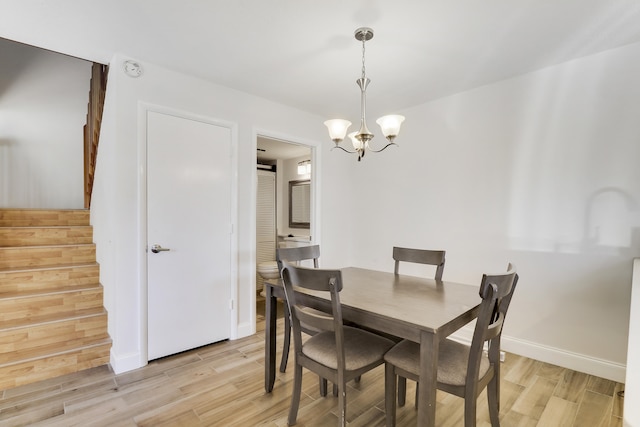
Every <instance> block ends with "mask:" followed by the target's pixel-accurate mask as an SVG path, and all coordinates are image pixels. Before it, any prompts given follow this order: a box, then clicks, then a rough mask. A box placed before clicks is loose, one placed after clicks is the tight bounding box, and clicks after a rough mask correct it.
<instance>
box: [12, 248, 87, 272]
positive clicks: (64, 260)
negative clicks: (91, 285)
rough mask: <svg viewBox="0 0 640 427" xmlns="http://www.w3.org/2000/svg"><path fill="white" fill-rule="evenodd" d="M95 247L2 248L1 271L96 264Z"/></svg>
mask: <svg viewBox="0 0 640 427" xmlns="http://www.w3.org/2000/svg"><path fill="white" fill-rule="evenodd" d="M95 260H96V248H95V245H93V244H91V245H66V246H43V247H38V246H30V247H24V248H0V269H10V268H14V269H18V268H28V267H55V266H59V265H68V264H86V263H91V262H95Z"/></svg>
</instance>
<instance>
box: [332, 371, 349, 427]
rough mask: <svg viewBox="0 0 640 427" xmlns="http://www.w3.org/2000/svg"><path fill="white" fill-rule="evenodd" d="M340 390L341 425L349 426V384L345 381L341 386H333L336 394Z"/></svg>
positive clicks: (339, 409) (341, 426) (343, 426)
mask: <svg viewBox="0 0 640 427" xmlns="http://www.w3.org/2000/svg"><path fill="white" fill-rule="evenodd" d="M336 388H338V411H340V417H339V425H340V427H346V426H347V384H346V383H345V382H344V381H343V382H342V384H340V386H337V385H335V384H334V385H333V390H334V392H335V390H336Z"/></svg>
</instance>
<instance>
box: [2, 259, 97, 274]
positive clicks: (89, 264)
mask: <svg viewBox="0 0 640 427" xmlns="http://www.w3.org/2000/svg"><path fill="white" fill-rule="evenodd" d="M98 265H99V264H98V263H97V262H95V261H93V262H76V263H72V264H56V265H51V266H46V265H45V266H33V267H29V266H27V267H0V273H18V272H29V271H43V270H64V269H73V268H88V267H96V266H98Z"/></svg>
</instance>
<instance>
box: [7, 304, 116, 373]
mask: <svg viewBox="0 0 640 427" xmlns="http://www.w3.org/2000/svg"><path fill="white" fill-rule="evenodd" d="M3 326H4V325H3ZM108 337H109V336H108V334H107V311H106V310H104V309H103V308H100V309H98V310H92V311H88V310H85V311H84V312H80V313H78V314H77V315H75V316H70V317H67V318H64V319H57V320H54V321H48V322H41V323H33V324H30V325H23V326H21V327H13V328H4V327H3V328H2V329H0V367H2V366H4V365H6V364H11V363H16V362H19V361H21V360H32V359H34V358H39V357H43V356H47V355H50V354H52V353H59V352H64V351H68V350H69V349H72V348H80V347H85V346H87V345H91V344H93V343H95V342H98V341H102V340H104V339H105V338H108Z"/></svg>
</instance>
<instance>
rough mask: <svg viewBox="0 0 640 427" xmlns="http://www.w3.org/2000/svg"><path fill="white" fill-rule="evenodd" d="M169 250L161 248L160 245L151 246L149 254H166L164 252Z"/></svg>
mask: <svg viewBox="0 0 640 427" xmlns="http://www.w3.org/2000/svg"><path fill="white" fill-rule="evenodd" d="M170 250H171V249H169V248H163V247H162V246H160V245H157V244H156V245H151V252H153V253H154V254H157V253H158V252H166V251H170Z"/></svg>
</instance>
